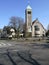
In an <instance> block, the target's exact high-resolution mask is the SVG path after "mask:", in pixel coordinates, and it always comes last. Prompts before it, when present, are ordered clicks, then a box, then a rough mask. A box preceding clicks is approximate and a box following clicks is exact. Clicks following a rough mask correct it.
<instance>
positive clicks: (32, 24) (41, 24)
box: [32, 19, 46, 31]
mask: <svg viewBox="0 0 49 65" xmlns="http://www.w3.org/2000/svg"><path fill="white" fill-rule="evenodd" d="M35 22H38V23H39V24H40V25H41V26H42V27H43V25H42V24H41V23H40V22H39V20H38V19H36V20H34V21H33V22H32V25H34V23H35ZM43 29H44V30H45V31H46V29H45V28H44V27H43Z"/></svg>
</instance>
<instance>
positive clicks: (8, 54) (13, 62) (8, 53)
mask: <svg viewBox="0 0 49 65" xmlns="http://www.w3.org/2000/svg"><path fill="white" fill-rule="evenodd" d="M7 56H8V57H9V59H10V61H11V62H12V64H13V65H17V64H16V63H15V61H14V60H13V59H12V57H11V56H10V52H8V50H7Z"/></svg>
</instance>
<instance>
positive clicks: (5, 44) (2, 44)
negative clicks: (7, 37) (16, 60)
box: [0, 42, 11, 47]
mask: <svg viewBox="0 0 49 65" xmlns="http://www.w3.org/2000/svg"><path fill="white" fill-rule="evenodd" d="M6 46H11V44H10V43H3V42H1V43H0V47H6Z"/></svg>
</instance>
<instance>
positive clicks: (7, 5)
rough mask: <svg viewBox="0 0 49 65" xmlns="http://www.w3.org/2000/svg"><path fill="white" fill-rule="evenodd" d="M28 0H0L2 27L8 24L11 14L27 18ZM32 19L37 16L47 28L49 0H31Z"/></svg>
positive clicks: (0, 25)
mask: <svg viewBox="0 0 49 65" xmlns="http://www.w3.org/2000/svg"><path fill="white" fill-rule="evenodd" d="M27 5H28V0H0V28H3V27H4V26H5V25H8V23H9V21H10V17H11V16H18V17H22V18H24V19H25V9H26V7H27ZM30 6H31V7H32V21H34V20H35V19H36V18H38V19H39V21H40V22H41V23H42V24H43V26H44V27H45V28H47V26H48V24H49V0H30Z"/></svg>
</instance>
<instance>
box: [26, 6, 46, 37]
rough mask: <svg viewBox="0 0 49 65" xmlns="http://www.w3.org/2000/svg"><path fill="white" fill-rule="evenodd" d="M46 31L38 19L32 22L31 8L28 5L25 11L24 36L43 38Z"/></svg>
mask: <svg viewBox="0 0 49 65" xmlns="http://www.w3.org/2000/svg"><path fill="white" fill-rule="evenodd" d="M45 33H46V29H45V28H44V27H43V25H42V24H41V23H40V22H39V20H38V19H36V20H34V21H32V8H31V7H30V5H28V6H27V8H26V9H25V36H26V37H27V36H32V37H34V36H38V37H40V36H45Z"/></svg>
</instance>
